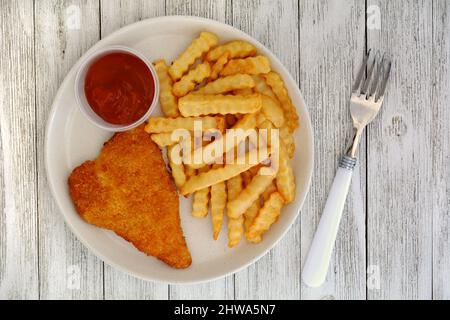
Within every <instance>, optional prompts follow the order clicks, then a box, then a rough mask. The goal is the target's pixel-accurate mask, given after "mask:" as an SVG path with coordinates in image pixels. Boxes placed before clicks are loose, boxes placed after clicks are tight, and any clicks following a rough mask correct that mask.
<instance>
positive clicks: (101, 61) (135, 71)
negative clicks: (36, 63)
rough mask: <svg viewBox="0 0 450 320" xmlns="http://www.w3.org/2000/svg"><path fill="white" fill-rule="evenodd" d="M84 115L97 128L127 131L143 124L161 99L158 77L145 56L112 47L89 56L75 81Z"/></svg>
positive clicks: (134, 51) (76, 95) (79, 104)
mask: <svg viewBox="0 0 450 320" xmlns="http://www.w3.org/2000/svg"><path fill="white" fill-rule="evenodd" d="M75 97H76V100H77V103H78V106H79V107H80V110H81V112H82V113H83V114H84V115H85V116H86V118H88V119H89V121H91V122H92V123H93V124H95V125H96V126H98V127H100V128H102V129H104V130H108V131H126V130H130V129H133V128H135V127H137V126H139V125H140V124H142V123H143V122H144V121H145V120H146V119H147V118H148V117H149V116H150V114H151V113H152V112H153V110H154V109H155V107H156V105H157V104H158V99H159V82H158V75H157V73H156V70H155V68H154V67H153V65H152V63H151V62H150V61H149V60H148V59H147V58H146V57H145V56H144V55H142V54H141V53H139V52H138V51H136V50H133V49H131V48H128V47H124V46H118V45H117V46H109V47H105V48H103V49H100V50H97V51H95V52H93V53H91V54H90V55H88V56H86V57H85V58H84V60H83V61H82V63H81V66H80V68H79V70H78V72H77V75H76V78H75Z"/></svg>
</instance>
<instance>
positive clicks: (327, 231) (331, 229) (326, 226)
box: [302, 167, 353, 287]
mask: <svg viewBox="0 0 450 320" xmlns="http://www.w3.org/2000/svg"><path fill="white" fill-rule="evenodd" d="M352 175H353V168H352V169H348V168H342V167H339V168H338V171H337V173H336V177H335V178H334V181H333V185H332V186H331V190H330V194H329V195H328V199H327V202H326V204H325V209H324V210H323V213H322V217H321V218H320V222H319V226H318V227H317V231H316V234H315V235H314V239H313V241H312V244H311V248H310V249H309V253H308V257H307V258H306V263H305V265H304V267H303V273H302V278H303V281H304V282H305V283H306V284H307V285H308V286H310V287H319V286H321V285H322V283H323V282H324V281H325V278H326V275H327V271H328V265H329V264H330V258H331V253H332V252H333V247H334V242H335V240H336V234H337V231H338V229H339V222H340V221H341V217H342V211H343V210H344V204H345V199H346V198H347V193H348V189H349V187H350V183H351V180H352Z"/></svg>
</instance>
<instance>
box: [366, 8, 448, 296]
mask: <svg viewBox="0 0 450 320" xmlns="http://www.w3.org/2000/svg"><path fill="white" fill-rule="evenodd" d="M373 4H374V5H378V6H379V8H380V10H381V15H382V26H381V30H369V31H368V34H367V36H368V46H369V47H373V48H379V49H381V50H383V51H385V52H387V53H388V54H389V55H390V56H391V58H392V60H393V69H392V73H391V77H390V83H389V86H388V88H387V95H386V100H385V102H384V104H383V107H382V109H381V112H380V114H379V115H378V118H377V121H374V122H373V123H372V124H371V127H370V129H369V135H368V177H367V180H368V181H367V186H368V192H367V194H368V199H367V200H368V207H369V209H368V264H369V265H374V266H378V268H379V270H380V276H381V277H380V288H379V289H378V290H376V289H375V290H368V297H369V298H370V299H430V298H431V297H432V281H431V279H432V260H433V259H432V251H433V243H432V240H433V233H432V227H433V206H434V205H433V200H434V195H433V192H434V191H435V186H433V184H434V183H435V182H436V180H435V178H434V177H433V159H432V156H431V155H432V152H433V147H432V146H433V144H435V143H436V141H434V139H441V138H439V137H436V135H435V134H433V132H435V130H436V127H435V124H434V121H433V112H432V111H431V110H430V106H431V102H432V101H431V92H432V89H433V88H432V85H431V83H432V82H431V80H432V73H431V70H432V59H431V57H432V52H433V43H432V2H431V1H402V2H398V1H373ZM434 67H437V66H434ZM447 165H448V163H447ZM442 169H443V168H442ZM436 191H437V190H436ZM447 271H448V270H447Z"/></svg>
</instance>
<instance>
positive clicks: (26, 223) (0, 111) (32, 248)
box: [0, 0, 39, 299]
mask: <svg viewBox="0 0 450 320" xmlns="http://www.w3.org/2000/svg"><path fill="white" fill-rule="evenodd" d="M0 30H1V31H0V32H1V37H0V52H1V53H2V58H1V59H0V70H1V72H0V106H1V108H0V138H1V139H0V141H1V143H0V146H1V149H0V159H1V160H0V164H1V168H0V170H1V171H0V177H1V178H0V182H1V183H2V185H1V186H0V199H1V200H0V205H1V207H0V210H1V211H0V298H1V299H37V298H38V297H39V283H38V247H37V246H38V243H37V237H38V234H37V214H36V206H37V170H36V156H35V152H36V138H35V137H36V109H35V96H34V82H35V77H34V67H35V64H34V36H33V35H34V22H33V1H31V0H29V1H20V2H18V1H0Z"/></svg>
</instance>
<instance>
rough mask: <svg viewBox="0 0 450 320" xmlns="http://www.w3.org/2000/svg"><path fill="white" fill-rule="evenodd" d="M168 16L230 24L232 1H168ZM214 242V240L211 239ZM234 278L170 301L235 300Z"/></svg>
mask: <svg viewBox="0 0 450 320" xmlns="http://www.w3.org/2000/svg"><path fill="white" fill-rule="evenodd" d="M166 14H167V15H193V16H200V17H204V18H210V19H214V20H218V21H221V22H226V23H229V22H230V21H229V17H230V15H231V1H229V0H208V1H205V0H192V1H183V0H167V1H166ZM211 241H212V239H211ZM233 289H234V278H233V276H229V277H227V278H225V279H220V280H216V281H212V282H208V283H205V284H199V285H190V286H181V285H180V286H178V285H177V286H170V293H169V294H170V296H169V298H170V299H173V300H178V299H179V300H185V299H186V300H189V299H233V297H234V290H233Z"/></svg>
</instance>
